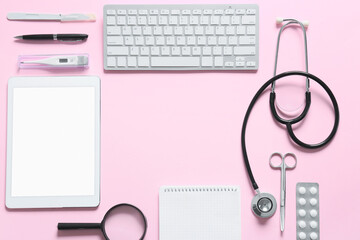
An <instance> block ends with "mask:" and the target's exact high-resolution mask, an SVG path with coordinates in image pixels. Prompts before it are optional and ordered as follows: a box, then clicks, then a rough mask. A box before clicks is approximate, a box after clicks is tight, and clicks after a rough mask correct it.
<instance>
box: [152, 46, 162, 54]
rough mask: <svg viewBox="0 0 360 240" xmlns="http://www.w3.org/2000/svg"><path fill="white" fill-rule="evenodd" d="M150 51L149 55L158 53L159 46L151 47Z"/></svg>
mask: <svg viewBox="0 0 360 240" xmlns="http://www.w3.org/2000/svg"><path fill="white" fill-rule="evenodd" d="M150 53H151V55H160V48H159V47H151V48H150Z"/></svg>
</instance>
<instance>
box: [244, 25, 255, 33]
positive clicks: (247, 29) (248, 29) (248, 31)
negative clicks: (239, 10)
mask: <svg viewBox="0 0 360 240" xmlns="http://www.w3.org/2000/svg"><path fill="white" fill-rule="evenodd" d="M246 34H247V35H255V34H256V28H255V26H248V27H247V28H246Z"/></svg>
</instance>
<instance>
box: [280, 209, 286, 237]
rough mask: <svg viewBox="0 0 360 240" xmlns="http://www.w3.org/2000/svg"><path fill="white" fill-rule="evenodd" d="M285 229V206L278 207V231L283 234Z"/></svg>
mask: <svg viewBox="0 0 360 240" xmlns="http://www.w3.org/2000/svg"><path fill="white" fill-rule="evenodd" d="M284 228H285V206H280V229H281V231H282V232H283V231H284Z"/></svg>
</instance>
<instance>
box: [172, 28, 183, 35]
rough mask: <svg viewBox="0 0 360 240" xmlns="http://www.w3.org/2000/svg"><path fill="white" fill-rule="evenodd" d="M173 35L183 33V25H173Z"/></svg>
mask: <svg viewBox="0 0 360 240" xmlns="http://www.w3.org/2000/svg"><path fill="white" fill-rule="evenodd" d="M174 34H175V35H183V27H174Z"/></svg>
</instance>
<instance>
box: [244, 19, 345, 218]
mask: <svg viewBox="0 0 360 240" xmlns="http://www.w3.org/2000/svg"><path fill="white" fill-rule="evenodd" d="M277 21H278V23H280V22H287V23H286V24H284V25H283V26H282V27H281V29H280V31H279V35H278V39H277V47H276V57H275V70H274V77H273V78H271V79H270V80H268V81H267V82H266V83H264V85H262V87H261V88H260V89H259V90H258V91H257V92H256V94H255V96H254V97H253V99H252V100H251V102H250V105H249V107H248V109H247V111H246V114H245V117H244V121H243V125H242V131H241V147H242V153H243V157H244V162H245V167H246V170H247V173H248V175H249V178H250V181H251V184H252V187H253V189H254V191H255V192H256V195H255V197H254V198H253V200H252V203H251V209H252V211H253V212H254V214H255V215H257V216H259V217H262V218H268V217H271V216H272V215H274V213H275V211H276V200H275V198H274V196H273V195H271V194H269V193H262V192H260V190H259V187H258V185H257V183H256V181H255V179H254V176H253V173H252V171H251V167H250V163H249V158H248V155H247V151H246V144H245V133H246V125H247V122H248V120H249V116H250V113H251V110H252V109H253V107H254V105H255V103H256V101H257V100H258V98H259V97H260V96H261V94H262V93H263V92H264V90H265V89H266V88H267V87H268V86H269V85H270V84H271V85H272V89H271V93H270V109H271V113H272V115H273V117H274V118H275V120H276V121H278V122H279V123H281V124H283V125H285V126H286V129H287V131H288V133H289V136H290V138H291V139H292V140H293V141H294V142H295V143H296V144H297V145H299V146H301V147H304V148H308V149H316V148H321V147H323V146H325V145H326V144H328V143H329V142H330V141H331V140H332V139H333V137H334V136H335V134H336V131H337V129H338V126H339V119H340V115H339V107H338V104H337V101H336V98H335V96H334V94H333V93H332V92H331V90H330V88H329V87H328V86H327V85H326V84H325V83H324V82H323V81H322V80H321V79H320V78H318V77H316V76H314V75H312V74H310V73H309V72H308V54H307V41H306V31H305V27H304V24H303V23H301V22H299V21H298V20H295V19H280V20H277ZM290 24H298V25H300V27H301V28H302V31H303V35H304V44H305V63H306V72H301V71H290V72H284V73H281V74H278V75H276V67H277V60H278V52H279V43H280V36H281V33H282V31H283V30H284V28H285V27H287V26H289V25H290ZM294 75H296V76H304V77H306V92H305V107H304V109H303V111H302V113H301V114H299V115H298V116H297V117H295V118H293V119H284V118H282V117H280V116H279V114H278V113H277V110H276V107H275V105H276V103H275V98H276V94H275V81H277V80H279V79H281V78H284V77H287V76H294ZM309 79H312V80H314V81H315V82H317V83H318V84H319V85H320V86H321V87H322V88H323V89H324V90H325V91H326V93H327V94H328V96H329V97H330V99H331V102H332V104H333V108H334V114H335V121H334V126H333V129H332V130H331V132H330V134H329V136H328V137H327V138H326V139H325V140H323V141H322V142H320V143H317V144H308V143H305V142H303V141H301V140H300V139H299V138H297V137H296V135H295V134H294V131H293V128H292V125H293V124H295V123H298V122H300V121H301V120H302V119H304V118H305V116H306V114H307V113H308V111H309V108H310V105H311V93H310V90H309V88H310V84H309Z"/></svg>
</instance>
